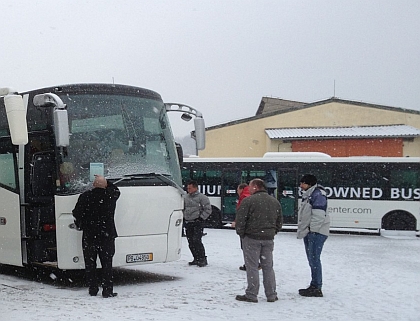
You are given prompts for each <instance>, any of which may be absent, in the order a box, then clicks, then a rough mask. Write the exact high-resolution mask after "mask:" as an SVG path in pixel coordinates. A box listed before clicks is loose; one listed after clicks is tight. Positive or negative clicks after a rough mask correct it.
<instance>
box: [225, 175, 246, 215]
mask: <svg viewBox="0 0 420 321" xmlns="http://www.w3.org/2000/svg"><path fill="white" fill-rule="evenodd" d="M241 177H242V175H241V171H240V170H229V171H223V174H222V193H221V194H222V222H224V223H226V222H233V221H234V220H235V216H236V204H237V200H238V194H237V193H236V189H237V187H238V185H239V184H241V183H242V181H241Z"/></svg>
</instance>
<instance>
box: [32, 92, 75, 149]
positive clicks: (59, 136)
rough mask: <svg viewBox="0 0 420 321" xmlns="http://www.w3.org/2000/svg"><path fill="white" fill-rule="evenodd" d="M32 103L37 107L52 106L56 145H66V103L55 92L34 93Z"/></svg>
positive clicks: (67, 140)
mask: <svg viewBox="0 0 420 321" xmlns="http://www.w3.org/2000/svg"><path fill="white" fill-rule="evenodd" d="M33 103H34V105H35V106H37V107H53V108H54V111H53V115H54V128H55V129H54V132H55V141H56V145H57V147H67V146H69V144H70V130H69V120H68V114H67V109H66V107H67V106H66V104H64V103H63V101H62V100H61V98H60V97H58V96H57V95H56V94H52V93H46V94H39V95H36V96H35V97H34V99H33Z"/></svg>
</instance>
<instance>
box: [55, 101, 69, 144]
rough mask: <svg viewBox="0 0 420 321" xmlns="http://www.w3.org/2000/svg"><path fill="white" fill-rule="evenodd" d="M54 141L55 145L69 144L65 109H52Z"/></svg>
mask: <svg viewBox="0 0 420 321" xmlns="http://www.w3.org/2000/svg"><path fill="white" fill-rule="evenodd" d="M54 127H55V130H54V131H55V142H56V146H57V147H67V146H69V145H70V131H69V116H68V114H67V110H66V109H55V110H54Z"/></svg>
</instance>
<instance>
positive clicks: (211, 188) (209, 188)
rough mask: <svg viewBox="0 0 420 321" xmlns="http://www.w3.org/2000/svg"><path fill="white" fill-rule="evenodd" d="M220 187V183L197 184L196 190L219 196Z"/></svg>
mask: <svg viewBox="0 0 420 321" xmlns="http://www.w3.org/2000/svg"><path fill="white" fill-rule="evenodd" d="M221 189H222V187H221V186H220V185H199V186H198V191H199V192H200V193H202V194H205V195H207V196H215V195H219V196H220V191H221Z"/></svg>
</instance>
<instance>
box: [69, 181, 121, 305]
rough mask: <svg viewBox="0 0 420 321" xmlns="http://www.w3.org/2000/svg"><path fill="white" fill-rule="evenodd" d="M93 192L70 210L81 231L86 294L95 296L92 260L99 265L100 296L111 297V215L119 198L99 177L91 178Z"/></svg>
mask: <svg viewBox="0 0 420 321" xmlns="http://www.w3.org/2000/svg"><path fill="white" fill-rule="evenodd" d="M93 187H94V188H93V189H92V190H89V191H87V192H84V193H83V194H81V195H80V196H79V199H78V201H77V204H76V206H75V208H74V210H73V216H74V218H75V220H74V223H75V225H76V227H77V228H78V229H81V230H83V239H82V247H83V257H84V259H85V272H86V281H87V283H88V286H89V294H90V295H91V296H95V295H96V294H97V293H98V291H99V283H98V277H97V272H96V259H97V257H98V255H99V260H100V261H101V265H102V296H103V297H104V298H109V297H114V296H116V295H117V293H114V292H113V282H112V258H113V256H114V253H115V238H116V237H117V236H118V235H117V230H116V228H115V222H114V214H115V207H116V204H117V200H118V198H119V197H120V191H119V189H118V187H116V186H115V185H113V184H112V183H110V182H108V181H107V180H106V179H105V178H104V177H103V176H100V175H95V180H94V182H93Z"/></svg>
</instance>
